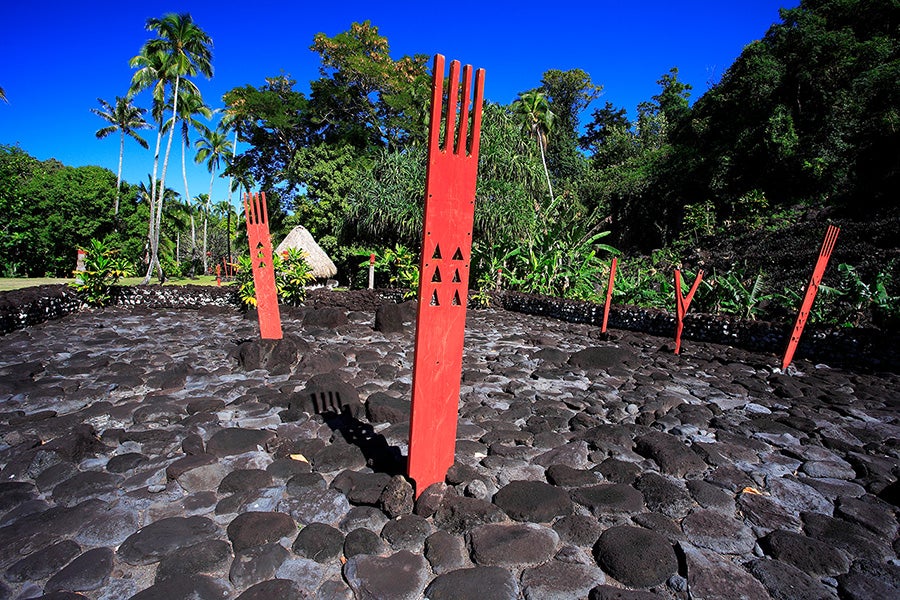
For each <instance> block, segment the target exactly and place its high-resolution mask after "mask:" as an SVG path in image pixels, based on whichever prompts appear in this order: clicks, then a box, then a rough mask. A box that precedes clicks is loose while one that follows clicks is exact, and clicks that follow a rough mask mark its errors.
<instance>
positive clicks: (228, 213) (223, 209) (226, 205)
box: [213, 200, 237, 263]
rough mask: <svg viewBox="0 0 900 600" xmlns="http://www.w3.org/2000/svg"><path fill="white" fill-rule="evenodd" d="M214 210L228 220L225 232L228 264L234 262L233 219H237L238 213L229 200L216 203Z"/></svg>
mask: <svg viewBox="0 0 900 600" xmlns="http://www.w3.org/2000/svg"><path fill="white" fill-rule="evenodd" d="M213 208H214V209H215V211H216V213H217V214H218V215H219V216H220V217H225V220H226V226H225V231H226V232H227V234H226V236H225V245H226V248H227V253H228V262H229V263H231V262H233V257H232V256H231V217H237V211H235V210H234V206H232V205H231V202H229V201H228V200H220V201H219V202H216V203H215V205H213Z"/></svg>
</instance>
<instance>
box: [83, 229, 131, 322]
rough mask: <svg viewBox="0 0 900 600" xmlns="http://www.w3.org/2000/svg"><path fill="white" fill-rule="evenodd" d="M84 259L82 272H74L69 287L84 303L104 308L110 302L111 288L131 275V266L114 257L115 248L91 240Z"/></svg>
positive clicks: (123, 260)
mask: <svg viewBox="0 0 900 600" xmlns="http://www.w3.org/2000/svg"><path fill="white" fill-rule="evenodd" d="M82 249H83V250H85V252H87V254H86V256H85V259H84V268H85V270H84V271H74V272H73V273H74V274H75V278H76V279H75V281H74V282H73V283H71V284H70V285H71V286H72V287H73V288H75V291H77V292H78V293H79V295H81V297H82V298H83V299H84V301H85V302H87V303H88V304H91V305H93V306H104V305H105V304H107V303H108V302H109V300H110V297H111V293H112V287H113V286H114V285H116V284H117V283H118V282H119V280H120V279H122V278H123V277H128V276H129V275H131V274H132V267H131V264H130V263H129V262H128V261H127V260H125V259H124V258H121V257H119V256H116V255H117V254H118V253H119V250H118V249H117V248H113V247H111V246H108V245H106V244H105V243H104V242H101V241H100V240H96V239H92V240H91V242H90V244H89V247H88V248H82Z"/></svg>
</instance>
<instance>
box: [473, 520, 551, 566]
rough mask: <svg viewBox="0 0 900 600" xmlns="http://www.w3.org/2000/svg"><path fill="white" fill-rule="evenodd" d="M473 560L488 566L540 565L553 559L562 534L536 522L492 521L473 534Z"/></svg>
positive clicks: (474, 530)
mask: <svg viewBox="0 0 900 600" xmlns="http://www.w3.org/2000/svg"><path fill="white" fill-rule="evenodd" d="M470 544H471V547H472V560H473V561H474V562H475V563H476V564H480V565H487V566H506V567H508V566H521V565H536V564H539V563H542V562H544V561H546V560H549V559H550V558H551V557H552V556H553V555H554V554H555V553H556V549H557V547H558V546H559V535H557V533H556V532H555V531H553V530H552V529H550V528H549V527H542V526H540V525H534V524H532V523H513V524H507V523H489V524H487V525H481V526H480V527H478V528H476V529H473V530H472V533H471V534H470Z"/></svg>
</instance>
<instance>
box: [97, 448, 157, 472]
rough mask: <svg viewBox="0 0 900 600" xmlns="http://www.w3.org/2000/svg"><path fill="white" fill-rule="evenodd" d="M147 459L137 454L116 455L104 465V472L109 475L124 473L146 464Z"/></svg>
mask: <svg viewBox="0 0 900 600" xmlns="http://www.w3.org/2000/svg"><path fill="white" fill-rule="evenodd" d="M148 460H149V459H148V458H147V457H146V456H144V455H143V454H141V453H139V452H127V453H125V454H117V455H116V456H113V457H112V458H110V459H109V462H107V463H106V470H107V471H109V472H110V473H125V472H126V471H130V470H132V469H134V468H136V467H139V466H141V465H143V464H144V463H146V462H147V461H148Z"/></svg>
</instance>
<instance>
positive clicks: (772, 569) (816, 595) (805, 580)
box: [747, 558, 837, 600]
mask: <svg viewBox="0 0 900 600" xmlns="http://www.w3.org/2000/svg"><path fill="white" fill-rule="evenodd" d="M747 568H748V569H749V570H750V572H751V573H752V574H753V576H754V577H756V578H757V579H758V580H759V581H760V582H761V583H762V584H763V585H764V586H766V589H767V590H768V591H769V594H770V595H771V596H772V598H775V599H776V600H835V599H836V598H837V593H836V591H835V589H834V588H831V587H828V586H827V585H825V584H824V583H822V582H821V581H818V580H817V579H814V578H812V577H810V576H809V575H807V574H806V573H804V572H803V571H801V570H800V569H798V568H797V567H795V566H793V565H789V564H787V563H785V562H781V561H780V560H774V559H765V558H761V559H758V560H754V561H752V562H750V563H748V564H747Z"/></svg>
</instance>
